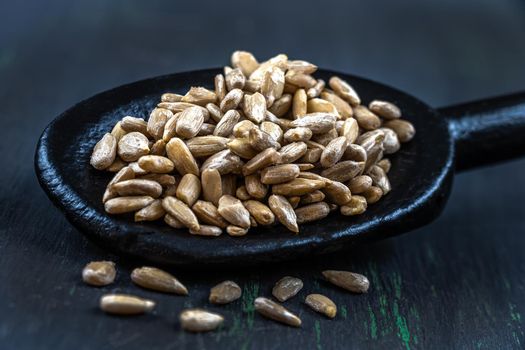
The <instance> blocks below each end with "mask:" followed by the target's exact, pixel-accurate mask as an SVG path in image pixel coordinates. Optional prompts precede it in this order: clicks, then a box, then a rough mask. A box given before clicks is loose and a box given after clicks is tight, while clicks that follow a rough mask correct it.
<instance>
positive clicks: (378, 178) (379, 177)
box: [368, 165, 391, 195]
mask: <svg viewBox="0 0 525 350" xmlns="http://www.w3.org/2000/svg"><path fill="white" fill-rule="evenodd" d="M368 176H370V177H371V178H372V181H373V183H374V186H377V187H379V188H380V189H381V191H383V195H385V194H387V193H388V192H390V190H391V186H390V181H389V180H388V176H387V175H386V173H385V171H384V170H383V168H381V167H379V166H377V165H372V166H371V167H370V170H368Z"/></svg>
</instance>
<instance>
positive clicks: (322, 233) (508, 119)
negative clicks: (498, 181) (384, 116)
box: [35, 69, 525, 265]
mask: <svg viewBox="0 0 525 350" xmlns="http://www.w3.org/2000/svg"><path fill="white" fill-rule="evenodd" d="M219 72H220V69H208V70H200V71H193V72H186V73H179V74H172V75H166V76H162V77H158V78H152V79H147V80H143V81H139V82H136V83H132V84H128V85H124V86H121V87H118V88H115V89H113V90H109V91H106V92H103V93H100V94H98V95H96V96H94V97H92V98H89V99H87V100H85V101H83V102H80V103H79V104H77V105H75V106H74V107H72V108H71V109H69V110H67V111H66V112H64V113H63V114H61V115H60V116H58V117H57V118H56V119H55V120H54V121H53V122H51V124H49V125H48V126H47V128H46V129H45V130H44V132H43V134H42V136H41V138H40V141H39V143H38V147H37V151H36V157H35V167H36V173H37V176H38V179H39V181H40V184H41V186H42V187H43V189H44V190H45V191H46V193H47V194H48V196H49V197H50V198H51V200H52V201H53V203H55V205H56V206H57V207H58V208H60V209H61V210H62V211H63V212H64V213H65V214H66V216H67V218H68V219H69V221H70V222H71V223H72V224H73V225H74V226H75V227H77V228H78V229H79V230H80V231H81V232H83V233H85V234H86V235H87V236H88V237H89V238H90V239H92V240H93V241H95V242H97V243H99V244H101V245H102V246H104V247H107V248H109V249H110V250H112V251H114V252H116V253H121V254H127V255H131V256H135V257H141V258H145V259H148V260H151V261H155V262H159V263H168V264H179V265H183V264H191V265H205V264H229V265H240V264H251V263H261V262H275V261H280V260H286V259H292V258H296V257H300V256H305V255H308V254H314V253H325V252H330V251H335V250H338V249H341V248H344V247H348V246H350V245H352V244H356V243H359V242H362V241H366V240H372V239H383V238H386V237H392V236H394V235H397V234H400V233H403V232H407V231H410V230H412V229H415V228H417V227H420V226H423V225H425V224H427V223H429V222H431V221H432V220H434V219H435V218H436V217H437V216H438V215H439V214H440V213H441V211H442V209H443V207H444V205H445V203H446V201H447V198H448V195H449V192H450V188H451V185H452V179H453V177H454V172H455V171H462V170H465V169H469V168H473V167H476V166H479V165H484V164H488V163H493V162H497V161H501V160H505V159H509V158H512V157H516V156H519V155H522V154H525V94H523V93H522V94H516V95H511V96H506V97H499V98H494V99H489V100H484V101H478V102H473V103H468V104H462V105H458V106H453V107H448V108H444V109H439V110H436V109H433V108H431V107H429V106H428V105H426V104H425V103H423V102H421V101H419V100H418V99H416V98H414V97H412V96H410V95H407V94H405V93H403V92H401V91H399V90H396V89H393V88H391V87H388V86H385V85H382V84H379V83H376V82H372V81H370V80H366V79H362V78H357V77H354V76H350V75H347V74H341V73H335V72H331V71H328V70H319V71H318V72H317V73H316V76H317V77H318V78H322V79H325V80H328V79H329V78H330V77H331V76H332V75H339V76H340V77H342V78H343V79H345V80H347V81H349V82H350V84H351V85H353V87H354V88H355V89H356V90H357V91H358V92H359V94H360V96H361V99H362V100H363V103H366V104H367V103H368V102H369V101H371V100H372V99H384V100H388V101H391V102H393V103H395V104H396V105H398V106H399V107H400V108H401V110H402V111H403V116H404V118H406V119H408V120H409V121H411V122H412V123H413V124H414V126H415V128H416V130H417V133H416V137H415V138H414V139H413V140H412V141H411V142H409V143H407V144H404V145H403V147H402V148H401V151H400V152H398V153H396V154H395V155H394V156H393V157H392V158H391V161H392V170H391V172H390V173H389V177H390V180H391V183H392V191H391V193H390V194H388V195H387V196H385V197H384V198H382V199H381V201H379V202H378V203H376V204H374V205H370V206H369V208H368V210H367V211H366V212H365V214H363V215H359V216H355V217H345V216H342V215H340V214H339V213H332V214H331V215H329V216H328V217H327V218H326V219H324V220H321V221H318V222H315V223H312V224H305V225H301V233H300V234H298V235H294V234H291V233H290V232H289V231H287V230H286V229H285V228H284V227H282V226H275V227H264V228H258V229H252V230H250V233H249V234H248V235H246V236H244V237H237V238H232V237H229V236H228V235H226V234H224V235H222V236H220V237H217V238H206V237H198V236H192V235H190V234H189V233H188V232H187V230H175V229H172V228H170V227H168V226H166V225H164V224H163V223H162V224H161V223H157V224H155V223H144V224H142V223H134V222H133V220H132V218H131V216H110V215H108V214H106V213H105V212H104V207H103V205H102V202H101V197H102V193H103V192H104V189H105V186H106V184H107V183H108V181H109V180H110V178H111V176H112V175H111V174H109V173H104V172H100V171H96V170H94V169H93V168H92V167H91V166H90V165H89V158H90V154H91V151H92V148H93V146H94V144H95V143H96V142H97V140H99V139H100V138H101V136H102V135H103V134H104V133H106V132H108V131H109V130H111V128H112V126H113V125H114V124H115V123H116V122H117V121H118V120H119V119H121V118H122V117H123V116H125V115H133V116H138V117H147V116H148V114H149V111H151V109H153V108H154V107H155V105H156V103H157V102H158V101H159V99H160V95H161V94H162V93H164V92H166V91H172V92H180V93H183V92H184V91H186V90H188V89H189V88H190V86H208V87H210V88H211V86H210V83H211V82H212V81H213V77H214V76H215V75H216V74H218V73H219ZM47 234H53V233H52V232H50V233H47Z"/></svg>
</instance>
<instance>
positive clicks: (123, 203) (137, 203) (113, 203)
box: [104, 196, 155, 214]
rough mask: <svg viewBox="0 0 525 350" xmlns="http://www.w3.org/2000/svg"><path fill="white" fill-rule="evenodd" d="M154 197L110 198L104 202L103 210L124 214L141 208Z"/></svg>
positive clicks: (148, 203)
mask: <svg viewBox="0 0 525 350" xmlns="http://www.w3.org/2000/svg"><path fill="white" fill-rule="evenodd" d="M154 200H155V199H154V198H153V197H150V196H131V197H117V198H112V199H109V200H108V201H106V203H104V210H106V212H107V213H109V214H124V213H129V212H133V211H137V210H139V209H142V208H144V207H146V206H148V205H150V204H151V203H153V201H154Z"/></svg>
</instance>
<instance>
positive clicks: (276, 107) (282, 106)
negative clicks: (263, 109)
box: [269, 94, 292, 118]
mask: <svg viewBox="0 0 525 350" xmlns="http://www.w3.org/2000/svg"><path fill="white" fill-rule="evenodd" d="M291 107H292V95H290V94H284V95H282V96H281V98H279V99H278V100H275V102H274V103H273V104H272V106H271V107H270V108H269V111H270V112H271V113H273V114H274V115H275V116H276V117H278V118H280V117H282V116H284V115H285V114H286V113H288V111H289V110H290V108H291Z"/></svg>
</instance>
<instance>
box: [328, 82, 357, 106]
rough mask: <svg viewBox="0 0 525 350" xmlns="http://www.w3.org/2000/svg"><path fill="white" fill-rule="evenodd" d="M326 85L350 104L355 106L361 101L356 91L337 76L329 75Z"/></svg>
mask: <svg viewBox="0 0 525 350" xmlns="http://www.w3.org/2000/svg"><path fill="white" fill-rule="evenodd" d="M328 85H330V87H331V88H332V89H333V90H334V91H335V93H336V94H337V95H339V96H340V97H341V98H342V99H344V100H345V101H347V102H348V103H350V104H351V105H352V106H357V105H359V104H360V103H361V99H360V98H359V96H358V95H357V92H355V90H354V89H353V88H352V87H351V86H350V84H348V83H347V82H346V81H344V80H343V79H341V78H339V77H331V78H330V80H329V81H328Z"/></svg>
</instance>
